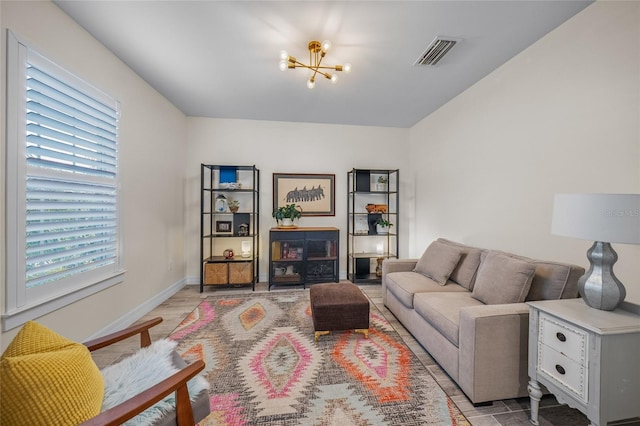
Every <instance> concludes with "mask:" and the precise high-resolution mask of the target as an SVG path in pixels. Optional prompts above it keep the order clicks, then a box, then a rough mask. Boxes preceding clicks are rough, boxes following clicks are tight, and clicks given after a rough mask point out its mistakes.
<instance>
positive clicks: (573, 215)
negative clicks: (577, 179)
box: [551, 194, 640, 244]
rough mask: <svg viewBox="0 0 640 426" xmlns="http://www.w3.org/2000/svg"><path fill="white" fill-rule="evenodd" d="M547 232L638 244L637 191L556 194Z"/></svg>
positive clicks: (639, 196)
mask: <svg viewBox="0 0 640 426" xmlns="http://www.w3.org/2000/svg"><path fill="white" fill-rule="evenodd" d="M551 233H552V234H554V235H561V236H565V237H573V238H581V239H584V240H590V241H601V242H607V243H624V244H640V194H556V195H555V198H554V202H553V219H552V222H551Z"/></svg>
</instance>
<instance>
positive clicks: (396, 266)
mask: <svg viewBox="0 0 640 426" xmlns="http://www.w3.org/2000/svg"><path fill="white" fill-rule="evenodd" d="M417 263H418V259H385V260H383V261H382V280H381V283H382V302H383V303H384V305H385V306H386V305H387V274H388V273H390V272H408V271H413V269H414V268H415V267H416V264H417Z"/></svg>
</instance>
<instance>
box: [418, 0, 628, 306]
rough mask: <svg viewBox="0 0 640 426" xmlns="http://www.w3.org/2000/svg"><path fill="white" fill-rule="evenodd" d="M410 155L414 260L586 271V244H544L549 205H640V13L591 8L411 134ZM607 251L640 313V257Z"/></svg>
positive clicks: (548, 238)
mask: <svg viewBox="0 0 640 426" xmlns="http://www.w3.org/2000/svg"><path fill="white" fill-rule="evenodd" d="M410 152H411V156H410V158H411V161H412V163H411V165H412V167H411V168H412V169H413V170H415V176H414V178H415V181H416V188H417V193H416V208H415V217H416V222H415V231H416V232H415V235H416V237H415V239H413V240H412V243H411V250H410V251H411V253H412V255H420V253H421V252H422V250H424V247H425V246H426V245H427V244H428V243H429V242H430V241H431V240H433V239H434V238H436V237H447V238H451V239H454V240H458V241H462V242H465V243H469V244H474V245H478V246H483V247H487V248H496V249H503V250H508V251H513V252H516V253H519V254H523V255H528V256H532V257H538V258H542V259H550V260H558V261H568V262H573V263H576V264H579V265H582V266H585V267H587V266H588V260H587V259H586V255H585V253H586V250H587V249H588V248H589V246H590V244H591V242H588V241H582V240H575V239H571V238H564V237H558V236H552V235H551V234H550V229H551V226H550V224H551V212H552V206H553V195H554V194H555V193H562V192H611V193H627V192H628V193H640V3H637V2H617V1H607V2H596V3H594V4H592V5H591V6H589V7H587V8H586V9H585V10H584V11H582V12H581V13H579V14H578V15H576V16H575V17H574V18H572V19H571V20H569V21H568V22H566V23H565V24H563V25H562V26H560V27H559V28H557V29H556V30H555V31H552V32H551V33H549V34H548V35H547V36H545V37H544V38H543V39H541V40H539V41H538V42H537V43H535V44H534V45H532V46H531V47H530V48H528V49H526V50H525V51H524V52H522V53H521V54H519V55H517V56H516V57H515V58H513V59H512V60H511V61H509V62H508V63H507V64H505V65H504V66H502V67H501V68H499V69H498V70H496V71H495V72H493V73H491V74H490V75H489V76H487V77H486V78H485V79H483V80H482V81H480V82H479V83H477V84H476V85H474V86H473V87H471V88H470V89H468V90H467V91H466V92H464V93H462V94H461V95H460V96H458V97H457V98H456V99H454V100H453V101H451V102H449V103H448V104H447V105H445V106H443V107H442V108H441V109H440V110H438V111H436V112H435V113H433V114H431V115H430V116H429V117H427V118H425V119H424V120H422V121H421V122H420V123H418V124H417V125H416V126H414V128H412V129H411V134H410ZM412 235H413V234H412ZM614 248H615V249H616V250H617V252H618V255H619V260H618V262H617V264H616V266H615V272H616V275H617V276H618V277H619V278H620V279H621V281H622V282H623V283H625V285H626V288H627V294H628V295H627V300H628V301H631V302H634V303H640V246H631V245H624V244H614Z"/></svg>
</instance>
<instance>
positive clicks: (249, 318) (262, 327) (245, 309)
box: [222, 298, 284, 340]
mask: <svg viewBox="0 0 640 426" xmlns="http://www.w3.org/2000/svg"><path fill="white" fill-rule="evenodd" d="M283 314H284V311H283V310H282V309H280V308H279V307H278V305H277V304H275V303H274V302H272V301H271V300H269V299H265V298H258V299H253V300H247V301H245V302H244V303H242V304H240V305H239V306H238V307H236V308H234V309H233V310H232V311H231V312H229V313H227V314H225V315H224V317H223V319H222V322H223V325H224V327H225V329H227V330H228V331H229V332H230V333H231V336H232V339H234V340H251V339H254V338H255V337H256V336H260V335H262V334H264V333H265V332H266V331H267V330H269V329H270V328H271V326H272V325H273V323H274V322H275V321H276V320H277V319H278V318H279V317H280V316H281V315H283Z"/></svg>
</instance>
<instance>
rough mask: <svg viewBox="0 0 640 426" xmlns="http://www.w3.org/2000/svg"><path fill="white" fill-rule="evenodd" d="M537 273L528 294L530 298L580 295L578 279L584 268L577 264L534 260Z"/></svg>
mask: <svg viewBox="0 0 640 426" xmlns="http://www.w3.org/2000/svg"><path fill="white" fill-rule="evenodd" d="M533 264H534V265H535V266H536V274H535V275H534V276H533V281H532V282H531V289H530V290H529V294H528V295H527V299H526V300H527V301H529V300H553V299H572V298H575V297H578V279H579V278H580V277H581V276H582V275H583V274H584V268H582V267H580V266H575V265H569V264H563V263H555V262H544V261H540V260H534V261H533Z"/></svg>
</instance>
